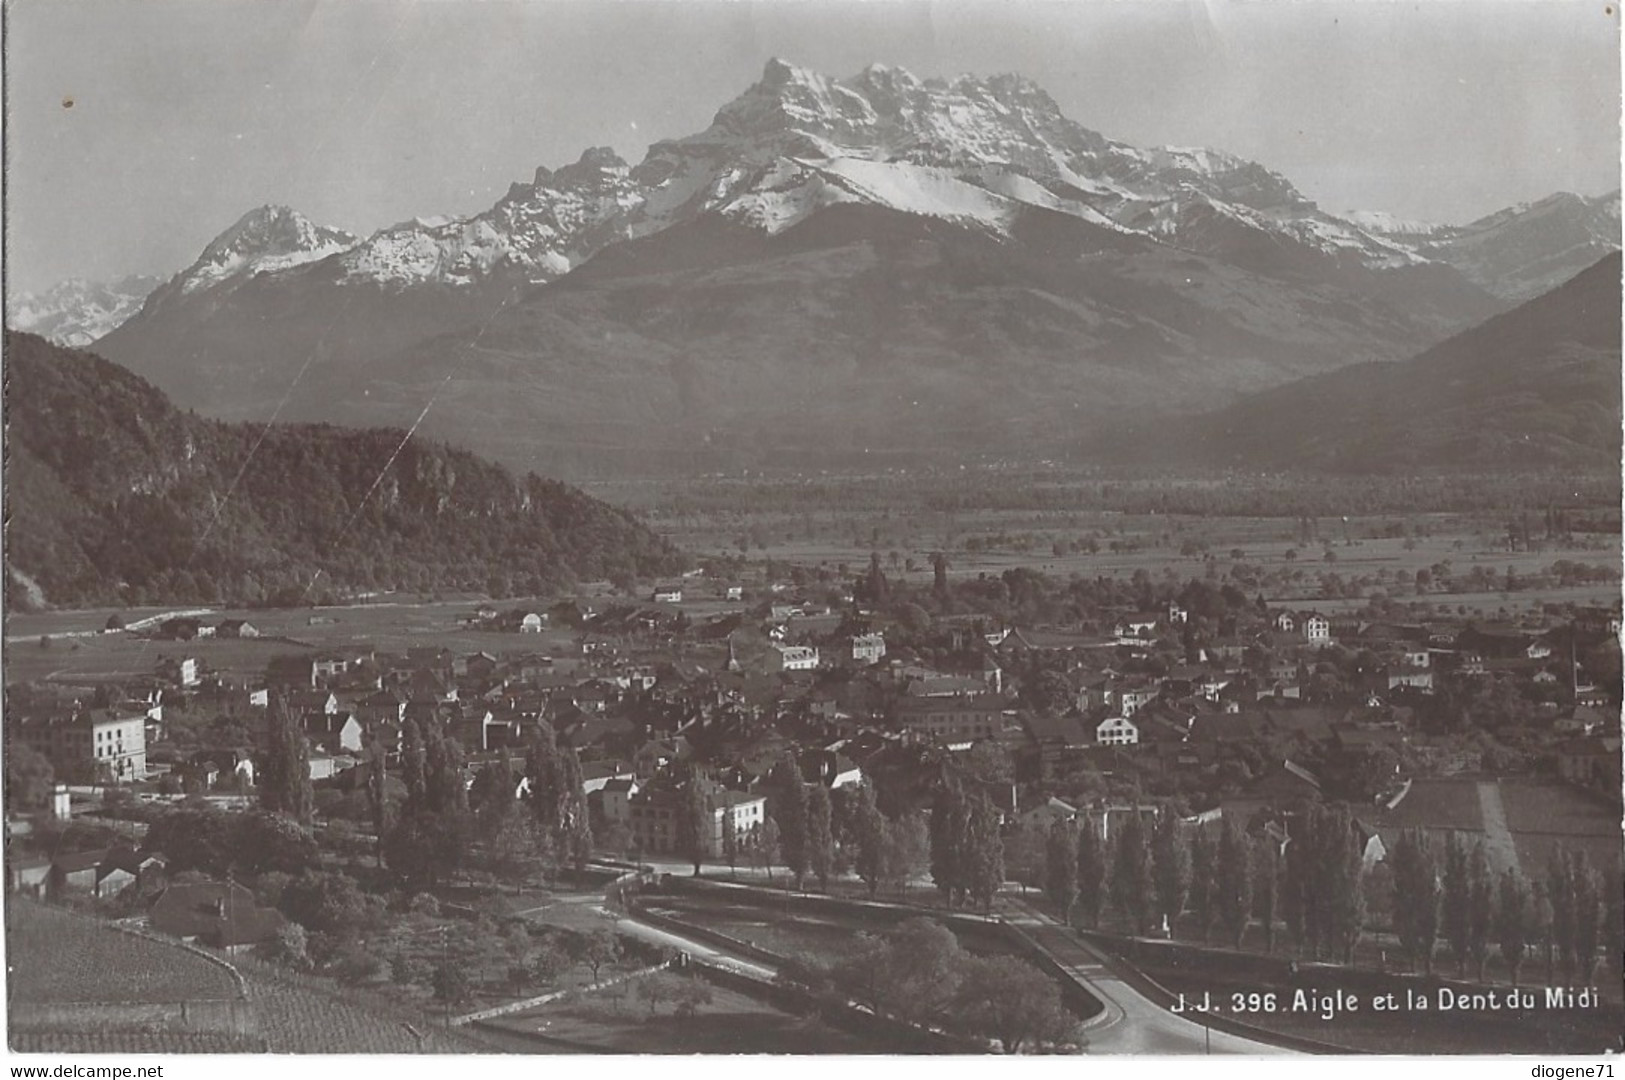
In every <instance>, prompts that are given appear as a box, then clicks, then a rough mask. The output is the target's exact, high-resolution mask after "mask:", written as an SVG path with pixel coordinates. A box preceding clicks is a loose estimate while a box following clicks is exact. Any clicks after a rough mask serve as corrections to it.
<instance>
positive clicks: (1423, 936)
mask: <svg viewBox="0 0 1625 1080" xmlns="http://www.w3.org/2000/svg"><path fill="white" fill-rule="evenodd" d="M1389 861H1390V862H1391V863H1392V865H1393V878H1394V902H1393V912H1394V917H1393V922H1394V932H1395V933H1396V934H1397V935H1398V936H1399V943H1400V945H1401V946H1403V947H1404V949H1405V952H1406V953H1407V954H1409V956H1410V958H1411V963H1412V964H1413V965H1415V964H1417V963H1420V964H1421V965H1422V970H1423V971H1425V972H1427V973H1428V974H1432V973H1433V944H1434V942H1435V941H1436V940H1437V939H1438V934H1439V892H1440V889H1439V877H1438V872H1437V871H1436V870H1435V868H1434V862H1433V851H1432V847H1431V845H1430V844H1429V843H1428V839H1427V834H1426V833H1424V832H1422V831H1421V830H1419V829H1406V830H1405V831H1404V832H1402V833H1400V834H1399V838H1398V839H1397V840H1395V841H1394V849H1393V851H1392V852H1390V853H1389Z"/></svg>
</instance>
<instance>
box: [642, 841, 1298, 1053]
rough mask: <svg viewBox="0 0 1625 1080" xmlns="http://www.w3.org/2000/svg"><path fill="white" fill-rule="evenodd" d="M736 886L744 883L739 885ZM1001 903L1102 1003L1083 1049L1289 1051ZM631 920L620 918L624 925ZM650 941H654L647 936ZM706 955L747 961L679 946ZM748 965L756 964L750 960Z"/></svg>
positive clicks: (661, 865)
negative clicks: (1202, 1013) (1234, 1030)
mask: <svg viewBox="0 0 1625 1080" xmlns="http://www.w3.org/2000/svg"><path fill="white" fill-rule="evenodd" d="M647 865H653V867H654V869H656V870H657V871H665V872H667V873H673V874H681V875H682V876H685V877H686V876H687V875H688V874H689V873H691V872H692V871H693V865H692V864H690V863H669V862H666V861H664V860H652V861H650V863H648V864H647ZM740 887H741V888H748V887H749V886H744V885H740ZM1003 899H1004V901H1005V903H1006V911H1005V914H1004V916H1003V917H1004V920H1005V921H1006V922H1009V923H1012V924H1014V925H1016V926H1019V927H1021V929H1022V930H1024V931H1025V932H1026V933H1027V934H1028V936H1030V937H1031V938H1033V939H1034V940H1035V941H1036V942H1037V943H1038V944H1039V946H1040V947H1042V948H1043V949H1044V951H1046V952H1048V953H1049V954H1050V955H1051V956H1052V957H1054V958H1055V960H1056V962H1057V963H1059V964H1060V965H1061V966H1062V967H1063V968H1065V969H1066V971H1067V973H1068V974H1069V975H1071V976H1072V977H1073V978H1074V979H1076V980H1077V981H1078V982H1080V983H1082V984H1083V985H1084V986H1085V987H1086V988H1087V989H1088V990H1089V992H1090V993H1091V994H1093V995H1094V996H1095V997H1096V998H1098V999H1099V1000H1100V1002H1101V1004H1102V1005H1103V1006H1104V1007H1105V1008H1104V1011H1103V1012H1102V1013H1101V1014H1100V1015H1099V1016H1097V1017H1095V1018H1094V1019H1092V1020H1090V1021H1088V1022H1087V1023H1086V1024H1085V1025H1084V1034H1085V1036H1086V1037H1087V1038H1088V1040H1089V1045H1088V1052H1089V1053H1093V1054H1147V1055H1158V1054H1163V1055H1183V1054H1209V1053H1211V1054H1245V1055H1251V1056H1263V1055H1270V1056H1274V1055H1280V1054H1294V1053H1296V1051H1292V1050H1287V1049H1284V1048H1282V1047H1279V1046H1274V1045H1272V1044H1270V1043H1264V1042H1257V1041H1255V1040H1252V1039H1247V1038H1243V1037H1241V1036H1239V1035H1232V1034H1230V1033H1229V1032H1224V1031H1214V1030H1211V1029H1209V1028H1206V1027H1204V1026H1203V1025H1202V1024H1200V1023H1197V1022H1195V1021H1192V1020H1188V1019H1186V1018H1185V1017H1182V1016H1176V1015H1174V1014H1173V1013H1171V1012H1169V1011H1168V1010H1167V1009H1164V1008H1163V1007H1162V1006H1161V1005H1158V1004H1157V1003H1156V1002H1155V1001H1152V1000H1151V999H1150V998H1148V997H1146V996H1145V995H1144V994H1142V993H1140V992H1139V991H1138V990H1136V989H1134V987H1132V986H1130V985H1129V984H1128V983H1126V982H1124V981H1123V980H1122V979H1121V978H1120V977H1118V976H1117V975H1116V974H1114V973H1113V972H1112V970H1111V969H1110V967H1109V966H1108V965H1107V964H1106V963H1105V958H1104V957H1103V956H1102V955H1101V954H1100V953H1099V952H1097V951H1096V950H1095V949H1093V948H1092V947H1091V946H1090V945H1089V944H1088V943H1086V942H1084V941H1082V940H1080V939H1079V938H1078V937H1076V936H1075V935H1073V934H1072V933H1070V932H1069V931H1068V930H1067V929H1066V928H1065V927H1062V926H1061V925H1059V924H1058V923H1056V922H1055V920H1054V919H1052V918H1050V917H1049V916H1048V915H1045V914H1044V913H1042V912H1040V911H1038V910H1037V909H1035V908H1033V907H1032V906H1031V905H1029V904H1027V903H1026V902H1025V901H1023V900H1019V899H1017V898H1015V897H1013V896H1008V895H1007V896H1006V897H1004V898H1003ZM629 922H630V920H623V921H622V924H621V925H622V928H623V929H626V928H627V924H628V923H629ZM638 930H639V931H640V932H642V933H646V934H649V935H654V934H664V932H663V931H660V930H656V929H655V928H653V927H648V926H643V925H641V924H639V925H638ZM664 936H665V937H667V938H670V939H671V940H669V941H664V942H662V944H677V942H678V941H680V940H681V939H677V938H673V937H672V936H671V935H664ZM650 940H657V939H655V938H654V937H652V936H651V937H650ZM679 947H681V948H687V949H689V951H691V952H693V953H695V954H696V955H699V956H705V957H707V958H708V959H709V958H712V957H723V958H725V959H727V960H728V961H729V962H730V963H732V964H735V965H742V964H749V962H748V961H743V960H740V959H739V958H737V957H728V956H726V954H723V953H719V952H717V951H716V950H715V949H712V948H710V947H709V946H706V945H702V944H700V943H698V942H693V943H688V944H683V945H680V946H679ZM749 966H750V967H757V966H758V965H753V964H749Z"/></svg>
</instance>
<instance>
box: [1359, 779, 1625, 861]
mask: <svg viewBox="0 0 1625 1080" xmlns="http://www.w3.org/2000/svg"><path fill="white" fill-rule="evenodd" d="M1481 787H1487V788H1489V789H1490V790H1489V791H1488V792H1487V793H1486V792H1481V790H1480V789H1481ZM1486 794H1487V795H1488V796H1489V805H1490V807H1492V808H1493V807H1494V806H1495V804H1496V802H1497V800H1498V801H1499V804H1500V808H1501V811H1502V816H1503V818H1504V821H1501V822H1497V821H1492V820H1490V817H1491V815H1490V814H1487V813H1486V812H1485V809H1486V807H1485V795H1486ZM1366 819H1367V820H1369V821H1370V823H1371V824H1373V825H1375V826H1376V827H1377V828H1378V829H1379V830H1381V831H1382V833H1383V836H1384V839H1385V840H1388V841H1390V842H1391V841H1392V838H1393V837H1394V836H1396V835H1397V834H1398V832H1399V830H1401V829H1406V828H1421V829H1424V830H1425V831H1427V832H1429V833H1431V834H1432V835H1433V837H1434V842H1435V844H1443V843H1444V842H1445V841H1446V839H1447V834H1449V833H1452V832H1455V833H1459V834H1461V836H1462V839H1463V840H1464V841H1465V842H1466V843H1468V844H1469V845H1470V844H1473V843H1476V842H1477V840H1478V839H1480V838H1483V839H1485V840H1486V841H1487V842H1488V845H1489V852H1490V858H1491V863H1492V865H1494V866H1495V868H1496V869H1497V870H1503V869H1506V868H1508V867H1509V866H1510V865H1511V864H1512V860H1513V859H1514V858H1515V859H1516V864H1517V866H1518V868H1519V869H1521V870H1522V871H1523V873H1524V874H1525V875H1526V876H1528V877H1532V878H1538V877H1540V876H1542V875H1544V873H1545V870H1546V863H1547V860H1548V859H1549V858H1550V856H1551V853H1552V851H1553V850H1555V849H1556V848H1557V846H1558V845H1559V844H1561V845H1564V846H1566V847H1569V848H1573V849H1577V850H1583V851H1585V853H1586V856H1587V858H1588V859H1590V861H1591V863H1592V865H1594V866H1596V867H1598V868H1599V869H1602V870H1604V871H1607V870H1609V869H1610V868H1615V869H1617V868H1618V867H1619V866H1620V865H1621V856H1622V854H1625V842H1622V839H1621V836H1622V834H1621V829H1620V822H1619V816H1618V810H1616V809H1613V808H1610V807H1609V806H1608V805H1607V804H1606V803H1604V802H1603V801H1601V800H1599V799H1595V798H1593V797H1591V796H1589V795H1586V794H1584V793H1582V792H1580V791H1577V790H1575V789H1574V788H1572V787H1570V786H1568V785H1566V784H1560V783H1556V782H1544V783H1543V782H1538V781H1527V780H1495V779H1494V778H1489V777H1481V778H1476V779H1475V778H1470V777H1452V778H1449V779H1422V780H1417V781H1416V782H1415V783H1414V784H1413V785H1412V786H1411V791H1410V794H1408V795H1406V796H1405V799H1404V801H1403V802H1401V803H1400V804H1399V805H1398V806H1397V807H1395V808H1394V809H1393V810H1391V811H1384V812H1381V813H1372V814H1369V815H1366ZM1503 830H1504V832H1503Z"/></svg>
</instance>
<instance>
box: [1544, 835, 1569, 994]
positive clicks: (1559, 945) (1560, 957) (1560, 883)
mask: <svg viewBox="0 0 1625 1080" xmlns="http://www.w3.org/2000/svg"><path fill="white" fill-rule="evenodd" d="M1546 899H1547V902H1548V903H1550V904H1551V906H1552V945H1553V947H1554V948H1555V950H1556V953H1557V965H1558V969H1559V970H1560V971H1561V972H1562V973H1563V981H1564V982H1569V981H1570V980H1571V979H1572V978H1573V975H1574V922H1575V920H1574V861H1573V858H1572V857H1571V856H1570V854H1569V850H1568V848H1566V847H1564V846H1563V845H1562V844H1559V845H1558V846H1557V847H1556V848H1555V849H1553V851H1552V855H1551V859H1550V860H1549V861H1548V863H1547V866H1546Z"/></svg>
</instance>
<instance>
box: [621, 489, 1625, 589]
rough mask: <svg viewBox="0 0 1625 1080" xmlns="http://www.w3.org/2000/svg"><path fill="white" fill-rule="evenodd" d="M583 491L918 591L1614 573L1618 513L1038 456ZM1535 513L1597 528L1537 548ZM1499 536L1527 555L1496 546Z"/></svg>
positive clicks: (696, 547)
mask: <svg viewBox="0 0 1625 1080" xmlns="http://www.w3.org/2000/svg"><path fill="white" fill-rule="evenodd" d="M592 490H593V491H594V493H595V494H597V495H599V496H600V497H601V498H605V499H607V500H609V501H611V502H614V503H618V504H620V505H624V506H627V507H629V508H632V509H634V510H635V511H637V512H639V513H641V514H642V515H643V516H644V518H645V520H647V521H648V522H649V523H650V524H651V525H652V526H653V527H654V528H655V529H657V530H658V531H660V532H661V533H663V534H664V535H666V536H667V537H669V538H670V539H671V540H673V541H674V542H676V543H678V544H679V545H681V546H683V547H685V548H687V549H688V550H690V551H693V552H695V553H697V554H701V555H711V554H728V555H738V554H740V553H744V554H746V555H747V556H748V557H750V558H752V559H762V558H771V559H773V560H775V561H779V562H784V563H793V564H798V565H804V566H825V567H828V568H831V569H834V568H837V567H839V566H840V565H841V564H843V563H844V564H846V565H847V566H848V567H849V569H856V568H861V567H862V566H863V565H864V564H865V563H867V561H868V558H869V555H870V553H871V552H876V551H878V552H880V554H881V556H882V558H884V559H886V560H887V569H888V572H889V573H890V572H892V571H893V566H892V557H893V554H894V553H895V555H896V562H897V564H898V566H897V567H896V568H895V572H896V573H897V574H901V575H902V576H903V577H904V578H905V579H906V580H910V581H920V582H928V581H929V580H930V575H931V569H930V565H929V563H928V562H927V561H926V559H927V557H928V556H929V554H930V553H931V552H934V551H941V552H945V553H947V554H948V556H949V560H950V564H951V570H950V572H951V573H955V574H969V575H975V574H979V573H998V572H1001V571H1003V570H1006V569H1009V568H1011V567H1013V566H1031V567H1035V568H1038V569H1044V570H1046V571H1047V572H1051V573H1055V574H1057V575H1060V576H1069V575H1071V574H1074V573H1076V574H1080V575H1083V576H1086V577H1093V576H1095V575H1099V574H1104V575H1110V576H1128V575H1131V574H1133V573H1134V572H1135V571H1136V570H1146V571H1148V572H1150V573H1152V574H1153V575H1157V574H1160V573H1162V572H1163V570H1164V569H1165V568H1167V567H1170V566H1172V567H1175V568H1177V567H1178V565H1179V564H1180V563H1181V562H1188V563H1190V564H1191V565H1193V566H1197V567H1202V566H1203V562H1204V560H1203V555H1204V554H1205V555H1208V556H1210V557H1211V558H1212V559H1213V560H1217V561H1224V560H1228V559H1230V558H1231V556H1232V553H1233V552H1236V551H1239V552H1241V553H1242V558H1243V559H1244V560H1245V561H1248V562H1252V563H1256V564H1261V565H1263V566H1266V567H1269V566H1276V565H1279V564H1285V563H1292V564H1295V565H1296V566H1298V567H1301V568H1303V569H1305V570H1306V571H1308V572H1309V576H1310V578H1311V580H1312V579H1313V577H1314V576H1315V572H1318V571H1320V570H1323V569H1326V570H1336V571H1337V572H1338V573H1340V574H1342V575H1343V576H1345V577H1346V576H1348V575H1349V574H1350V573H1353V574H1354V575H1356V576H1358V575H1362V574H1373V575H1375V574H1379V573H1381V571H1382V570H1384V569H1386V570H1388V571H1389V572H1390V573H1397V572H1401V571H1409V572H1412V573H1414V572H1415V570H1417V569H1420V568H1427V567H1432V566H1434V565H1435V564H1437V563H1440V562H1444V561H1446V560H1450V561H1452V562H1453V563H1454V564H1455V567H1456V572H1457V573H1458V574H1461V573H1465V572H1466V571H1467V570H1468V569H1469V568H1470V566H1471V565H1472V563H1473V562H1475V561H1484V562H1486V563H1488V564H1490V565H1492V566H1493V567H1494V569H1495V570H1496V571H1497V573H1504V571H1505V569H1506V568H1507V567H1508V566H1510V567H1512V568H1513V570H1514V572H1515V573H1518V574H1529V573H1533V572H1535V571H1537V570H1543V569H1545V568H1546V567H1547V566H1549V565H1550V563H1551V562H1552V561H1554V560H1555V559H1558V558H1570V559H1573V560H1576V561H1587V562H1596V563H1603V564H1607V565H1617V564H1618V555H1619V536H1618V533H1617V530H1615V529H1611V528H1607V527H1604V526H1605V525H1608V524H1609V523H1612V522H1613V521H1614V520H1615V519H1616V517H1617V513H1618V495H1617V480H1614V479H1611V478H1605V477H1599V478H1594V479H1591V480H1588V479H1586V478H1571V477H1556V476H1542V477H1528V478H1512V477H1504V476H1500V477H1457V478H1446V477H1392V478H1377V477H1366V478H1352V477H1315V478H1307V477H1288V476H1268V475H1252V474H1248V475H1235V474H1216V475H1213V476H1177V477H1176V476H1164V477H1150V476H1133V475H1107V474H1105V473H1102V472H1098V471H1091V470H1080V469H1075V468H1068V467H1065V466H1060V465H1054V464H1050V463H1039V464H1035V465H1030V466H1028V467H1025V468H1021V467H997V466H990V467H985V468H970V469H960V470H957V471H947V470H941V471H939V470H931V469H921V470H913V471H909V470H898V471H890V472H880V473H873V474H849V475H844V474H843V475H830V474H827V473H820V474H805V475H790V474H786V475H773V474H766V475H764V474H752V475H744V476H711V477H705V478H698V479H693V480H690V481H686V482H681V483H677V484H672V483H669V482H666V483H661V484H654V483H644V482H639V481H625V482H620V483H604V484H599V485H595V486H594V487H593V489H592ZM1548 511H1553V512H1562V513H1565V514H1570V515H1577V516H1578V519H1579V520H1582V521H1589V522H1590V523H1591V525H1592V527H1594V528H1601V529H1602V531H1593V532H1585V531H1578V532H1576V533H1574V534H1573V537H1572V539H1569V540H1562V539H1556V538H1549V537H1548V536H1547V534H1546V529H1545V526H1546V514H1547V513H1548ZM1509 527H1517V528H1518V529H1519V530H1520V531H1524V532H1527V534H1528V536H1529V538H1530V539H1531V541H1533V546H1534V547H1536V548H1537V549H1538V550H1534V551H1524V550H1520V551H1516V552H1510V551H1508V550H1507V548H1508V544H1507V536H1508V530H1509ZM1328 550H1329V551H1331V552H1333V554H1334V556H1335V559H1334V561H1333V562H1332V563H1327V562H1326V560H1325V559H1324V553H1325V552H1326V551H1328ZM1289 551H1290V552H1292V553H1293V556H1292V558H1291V559H1289V558H1288V552H1289ZM908 561H913V563H914V564H915V567H914V569H912V570H909V569H908V568H907V566H906V563H907V562H908ZM1183 576H1190V575H1188V574H1187V575H1183ZM1616 591H1617V590H1616Z"/></svg>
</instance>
